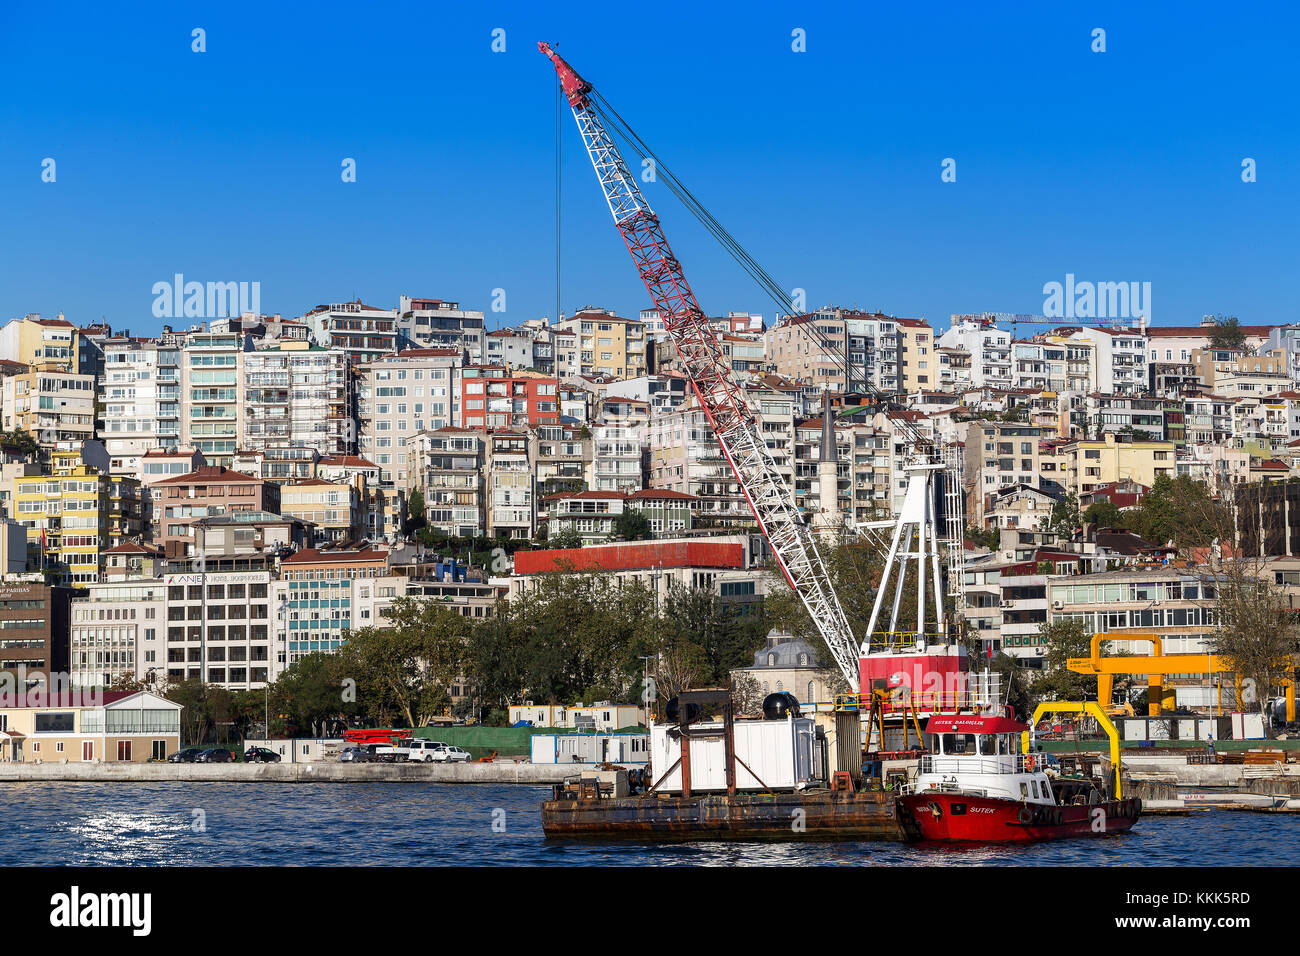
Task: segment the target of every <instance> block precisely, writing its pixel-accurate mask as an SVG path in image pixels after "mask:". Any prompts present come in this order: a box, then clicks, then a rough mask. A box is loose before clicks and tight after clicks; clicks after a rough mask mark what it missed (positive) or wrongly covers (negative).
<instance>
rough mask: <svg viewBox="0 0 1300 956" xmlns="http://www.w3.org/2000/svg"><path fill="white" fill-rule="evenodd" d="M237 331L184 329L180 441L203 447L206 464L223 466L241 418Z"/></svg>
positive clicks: (241, 339) (242, 343)
mask: <svg viewBox="0 0 1300 956" xmlns="http://www.w3.org/2000/svg"><path fill="white" fill-rule="evenodd" d="M248 349H249V340H248V337H247V336H245V335H243V334H242V333H237V332H222V333H212V332H201V331H195V332H190V333H189V334H188V335H186V336H185V354H184V356H183V357H182V362H181V411H182V414H181V444H182V445H185V446H187V447H189V448H196V449H198V450H199V451H201V452H203V457H204V458H205V459H207V463H208V464H209V465H222V466H225V467H229V466H230V464H231V461H232V458H233V456H234V454H235V452H236V451H238V450H239V438H240V436H241V435H243V433H244V432H243V428H244V420H245V413H244V408H245V401H244V353H245V352H246V351H247V350H248Z"/></svg>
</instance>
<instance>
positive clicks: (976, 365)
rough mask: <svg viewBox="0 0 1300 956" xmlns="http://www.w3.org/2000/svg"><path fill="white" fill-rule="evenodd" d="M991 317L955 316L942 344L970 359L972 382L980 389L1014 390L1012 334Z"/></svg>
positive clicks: (942, 338) (941, 338)
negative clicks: (964, 354) (995, 322)
mask: <svg viewBox="0 0 1300 956" xmlns="http://www.w3.org/2000/svg"><path fill="white" fill-rule="evenodd" d="M993 322H994V320H993V318H992V317H989V316H973V315H954V316H952V324H951V325H950V326H949V328H948V329H947V331H945V332H944V333H943V334H942V335H940V336H939V340H938V342H939V345H940V346H942V347H943V348H947V349H957V350H959V351H961V352H965V353H966V354H967V355H969V356H970V360H969V364H970V372H969V378H970V383H971V384H972V385H974V386H975V387H976V388H988V387H991V388H1011V387H1012V386H1013V385H1014V384H1015V378H1014V376H1013V375H1012V362H1011V333H1010V332H1007V331H1005V330H1003V329H999V328H998V327H997V326H996V325H994V324H993Z"/></svg>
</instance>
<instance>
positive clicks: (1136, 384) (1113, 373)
mask: <svg viewBox="0 0 1300 956" xmlns="http://www.w3.org/2000/svg"><path fill="white" fill-rule="evenodd" d="M1056 331H1057V333H1058V334H1060V335H1064V336H1067V337H1068V339H1069V340H1070V341H1082V342H1088V343H1089V344H1090V345H1091V346H1092V347H1093V350H1094V353H1095V361H1096V376H1097V378H1096V381H1095V382H1094V383H1093V384H1092V390H1094V391H1098V392H1101V393H1102V394H1105V395H1134V394H1138V393H1141V392H1145V391H1146V390H1147V388H1148V386H1149V384H1150V375H1149V373H1148V371H1147V335H1146V332H1145V331H1144V330H1142V329H1111V328H1092V327H1089V326H1084V327H1082V328H1077V327H1067V328H1061V329H1057V330H1056Z"/></svg>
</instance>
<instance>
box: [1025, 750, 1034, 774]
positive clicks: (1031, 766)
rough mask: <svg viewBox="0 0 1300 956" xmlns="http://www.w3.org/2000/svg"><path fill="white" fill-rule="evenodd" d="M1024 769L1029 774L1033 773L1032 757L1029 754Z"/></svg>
mask: <svg viewBox="0 0 1300 956" xmlns="http://www.w3.org/2000/svg"><path fill="white" fill-rule="evenodd" d="M1025 769H1026V770H1028V771H1029V772H1030V773H1033V772H1034V755H1033V754H1030V755H1029V759H1028V760H1026V761H1025Z"/></svg>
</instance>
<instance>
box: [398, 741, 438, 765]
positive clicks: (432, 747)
mask: <svg viewBox="0 0 1300 956" xmlns="http://www.w3.org/2000/svg"><path fill="white" fill-rule="evenodd" d="M446 747H447V745H446V744H444V743H442V742H441V741H438V740H425V739H424V738H423V737H412V738H411V739H409V740H404V741H402V749H403V750H404V751H406V759H407V760H411V761H415V762H417V763H429V762H431V761H433V760H434V759H435V758H434V752H435V751H439V752H441V751H442V750H445V749H446ZM438 759H439V760H441V759H444V758H442V757H441V756H439V757H438Z"/></svg>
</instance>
